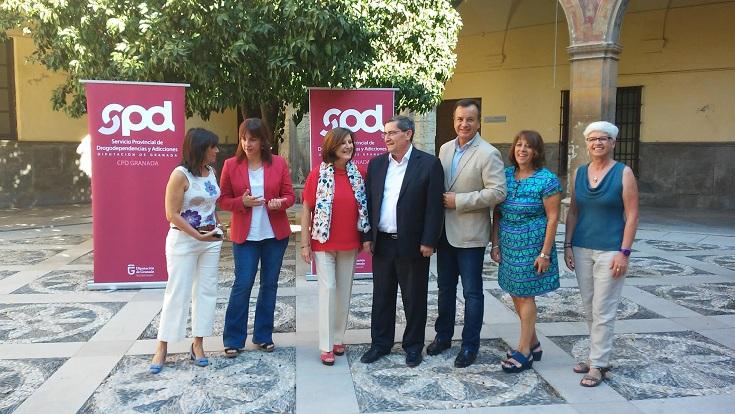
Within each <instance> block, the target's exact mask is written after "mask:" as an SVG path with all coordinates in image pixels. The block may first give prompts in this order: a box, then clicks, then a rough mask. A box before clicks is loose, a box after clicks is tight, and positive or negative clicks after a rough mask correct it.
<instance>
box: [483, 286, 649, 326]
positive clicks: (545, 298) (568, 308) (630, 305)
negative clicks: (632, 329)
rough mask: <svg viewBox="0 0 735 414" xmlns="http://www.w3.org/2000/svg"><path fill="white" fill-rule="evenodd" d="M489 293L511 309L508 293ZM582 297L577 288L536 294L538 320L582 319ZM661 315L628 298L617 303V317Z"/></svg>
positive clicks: (495, 290) (642, 317)
mask: <svg viewBox="0 0 735 414" xmlns="http://www.w3.org/2000/svg"><path fill="white" fill-rule="evenodd" d="M489 292H490V294H491V295H493V296H495V297H496V298H498V299H500V300H501V301H502V302H503V304H504V305H505V306H506V307H507V308H508V309H511V310H513V309H514V308H513V299H512V298H511V296H510V294H508V293H506V292H503V291H502V290H500V289H491V290H489ZM581 303H582V297H581V296H580V294H579V289H578V288H559V289H557V290H555V291H553V292H549V293H547V294H545V295H541V296H536V308H537V312H538V316H537V318H536V320H537V321H538V322H574V321H584V320H585V316H584V311H583V309H582V306H581ZM660 317H661V316H660V315H658V314H656V313H655V312H651V311H650V310H648V309H646V308H644V307H643V306H640V305H638V304H637V303H635V302H633V301H632V300H630V299H627V298H623V299H622V300H621V301H620V304H619V305H618V319H654V318H660Z"/></svg>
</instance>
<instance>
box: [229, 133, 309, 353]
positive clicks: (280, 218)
mask: <svg viewBox="0 0 735 414" xmlns="http://www.w3.org/2000/svg"><path fill="white" fill-rule="evenodd" d="M239 137H240V145H238V147H237V151H236V152H235V156H234V157H232V158H229V159H227V160H226V161H225V164H224V167H223V168H222V178H221V180H220V188H221V190H222V196H221V197H220V199H219V201H218V204H219V206H220V208H222V209H223V210H228V211H231V212H232V223H231V230H230V234H231V235H230V238H231V239H232V252H233V256H234V258H235V282H234V283H233V284H232V291H231V293H230V301H229V303H228V305H227V313H226V314H225V329H224V334H223V341H224V346H225V356H227V357H230V358H231V357H235V356H237V354H238V353H239V352H240V350H241V349H243V348H244V347H245V339H246V337H247V330H248V307H249V303H250V291H251V290H252V288H253V283H254V282H255V274H256V273H257V271H258V262H260V292H259V293H258V302H257V305H256V307H255V329H254V332H253V343H254V344H255V345H257V346H258V347H259V348H260V349H261V350H263V351H266V352H272V351H273V350H274V349H275V345H274V344H273V313H274V311H275V307H276V292H277V290H278V275H279V274H280V272H281V264H282V262H283V255H284V253H285V252H286V247H287V246H288V237H289V236H290V235H291V227H290V225H289V222H288V217H287V215H286V209H287V208H288V207H291V206H292V205H293V203H294V192H293V187H292V185H291V175H290V173H289V171H288V165H286V161H285V160H284V159H283V158H281V157H279V156H277V155H272V154H271V151H270V139H269V133H268V130H267V129H266V127H265V125H264V124H263V122H262V121H261V120H260V119H258V118H249V119H246V120H245V121H244V122H243V123H242V124H241V125H240V130H239Z"/></svg>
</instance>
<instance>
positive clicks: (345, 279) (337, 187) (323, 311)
mask: <svg viewBox="0 0 735 414" xmlns="http://www.w3.org/2000/svg"><path fill="white" fill-rule="evenodd" d="M390 132H400V131H390ZM390 132H387V133H386V134H390ZM384 135H385V134H384ZM354 155H355V133H354V132H352V131H350V130H349V129H346V128H334V129H333V130H331V131H329V132H328V133H327V135H326V136H325V137H324V144H323V145H322V163H321V164H320V165H319V166H317V167H315V168H314V169H313V170H312V171H311V173H309V177H308V178H307V180H306V185H305V187H304V200H303V209H302V214H301V258H302V259H304V261H305V262H307V263H311V260H312V257H313V259H314V261H315V263H316V274H317V278H318V280H319V349H320V350H321V357H320V358H321V361H322V363H323V364H324V365H334V356H335V355H343V354H344V352H345V346H344V334H345V330H346V329H347V314H348V313H349V309H350V295H351V292H352V279H353V277H354V274H355V257H356V256H357V251H358V250H359V249H360V242H361V233H364V232H366V231H368V230H369V229H370V225H369V224H368V222H367V199H366V196H365V183H364V181H363V178H362V174H361V173H360V171H359V170H358V169H357V166H356V165H355V164H354V163H353V162H352V157H353V156H354ZM366 246H367V245H366ZM366 246H365V247H366Z"/></svg>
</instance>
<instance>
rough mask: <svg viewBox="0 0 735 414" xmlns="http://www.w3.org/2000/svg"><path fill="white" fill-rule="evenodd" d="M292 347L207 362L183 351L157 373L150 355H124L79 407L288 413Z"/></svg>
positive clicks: (94, 410)
mask: <svg viewBox="0 0 735 414" xmlns="http://www.w3.org/2000/svg"><path fill="white" fill-rule="evenodd" d="M295 362H296V353H295V350H294V349H293V348H279V349H277V350H276V351H274V352H273V353H270V354H264V353H262V352H257V351H252V352H245V353H242V354H240V355H239V356H238V357H237V358H233V359H226V358H213V359H212V364H211V365H210V366H208V367H206V368H201V367H197V366H195V365H193V364H191V363H190V361H188V356H187V355H176V356H175V357H171V358H169V362H168V363H167V364H166V366H165V368H164V369H163V371H162V372H161V373H160V374H158V375H152V374H149V373H148V364H149V363H150V356H126V357H124V358H123V359H122V360H121V361H120V362H119V363H118V364H117V366H116V367H115V368H114V369H113V370H112V372H111V373H110V375H109V376H108V377H107V379H105V381H104V382H103V383H102V384H101V385H100V387H99V388H97V390H96V391H95V393H94V394H93V395H92V396H91V397H90V398H89V400H88V401H87V402H86V403H85V405H84V407H82V409H81V410H80V411H79V412H80V413H105V414H107V413H114V412H135V413H162V412H163V413H175V412H177V413H207V412H242V413H256V412H257V413H293V412H294V410H295V401H296V395H295V394H296V364H295Z"/></svg>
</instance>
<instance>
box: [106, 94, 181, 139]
mask: <svg viewBox="0 0 735 414" xmlns="http://www.w3.org/2000/svg"><path fill="white" fill-rule="evenodd" d="M133 114H136V115H139V116H140V121H139V122H133V120H132V119H131V118H132V115H133ZM156 114H160V115H162V116H163V122H161V123H160V124H156V123H155V122H154V121H153V116H154V115H156ZM102 122H104V125H105V126H102V127H100V129H99V130H98V131H99V132H100V133H102V134H104V135H112V134H114V133H116V132H117V131H118V130H119V129H120V128H121V127H122V136H124V137H129V136H130V131H142V130H144V129H146V128H147V129H150V130H151V131H155V132H163V131H175V130H176V129H175V127H174V122H173V116H172V115H171V101H164V102H163V106H154V107H151V108H150V109H145V108H143V107H142V106H140V105H130V106H122V105H120V104H116V103H111V104H109V105H107V106H106V107H105V109H103V110H102Z"/></svg>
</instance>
